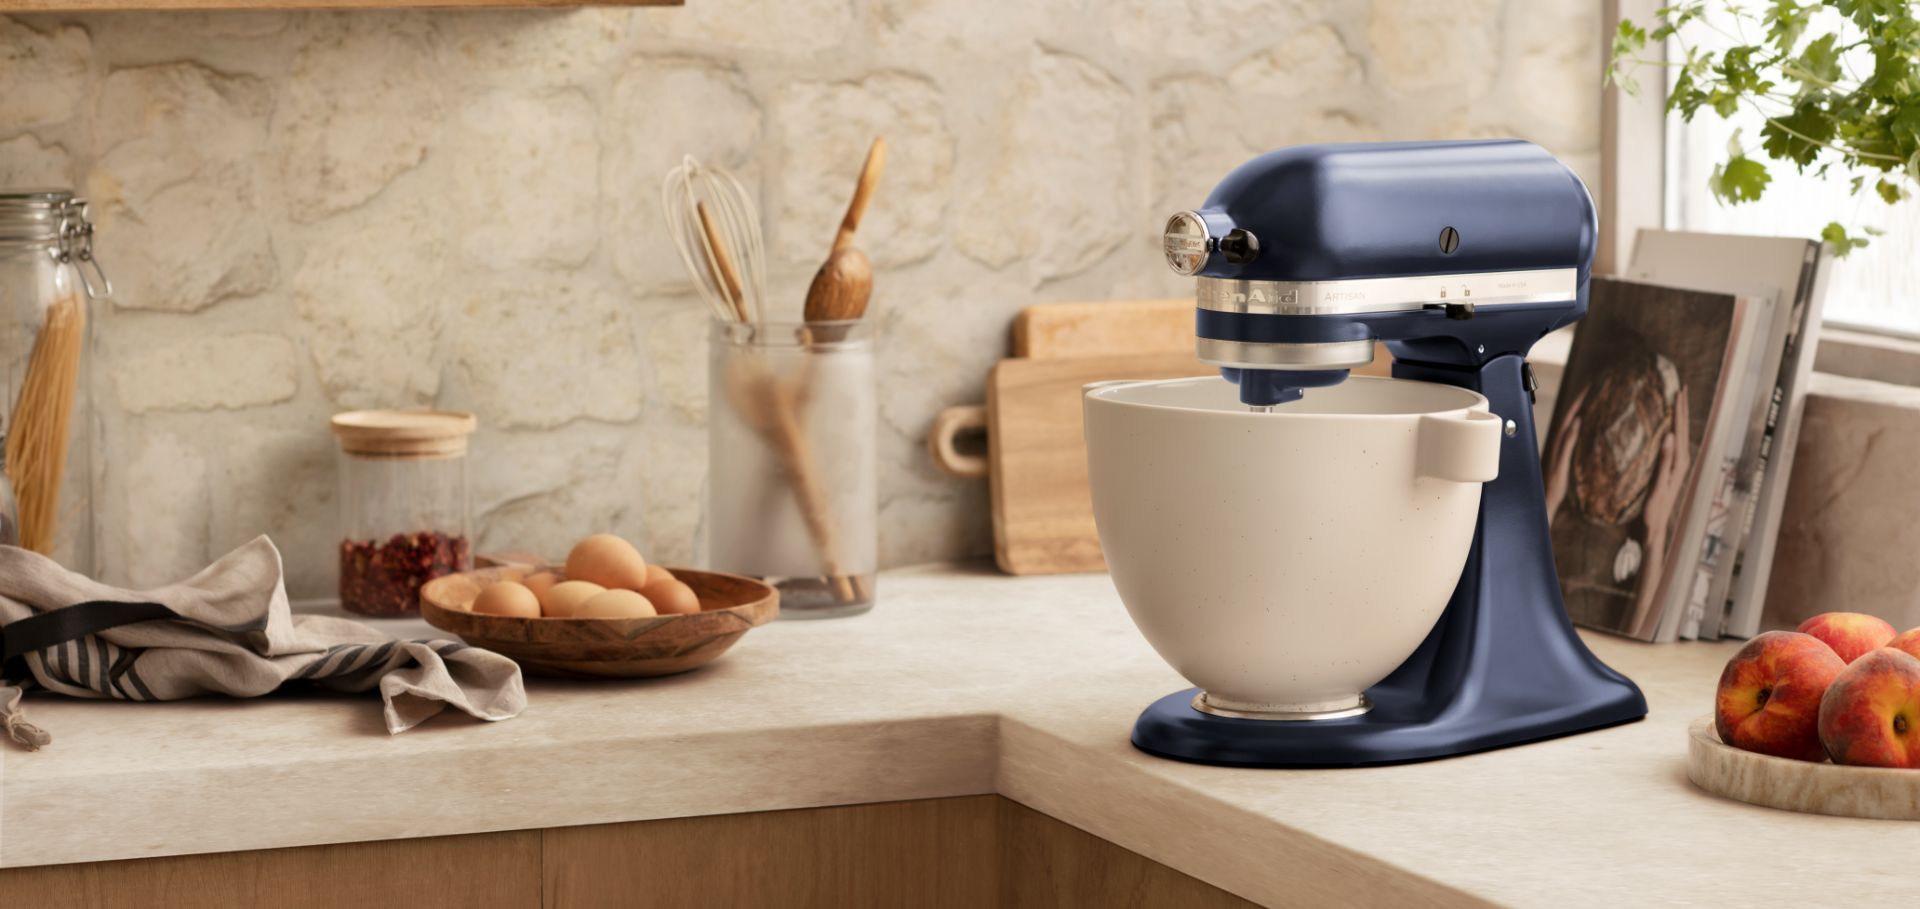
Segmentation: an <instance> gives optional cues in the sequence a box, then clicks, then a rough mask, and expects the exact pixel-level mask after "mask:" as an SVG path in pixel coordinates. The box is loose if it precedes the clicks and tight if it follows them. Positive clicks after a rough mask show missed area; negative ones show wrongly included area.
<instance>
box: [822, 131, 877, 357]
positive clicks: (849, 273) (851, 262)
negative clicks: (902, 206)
mask: <svg viewBox="0 0 1920 909" xmlns="http://www.w3.org/2000/svg"><path fill="white" fill-rule="evenodd" d="M886 167H887V140H886V137H884V136H880V137H875V138H874V140H873V146H872V147H871V148H869V149H867V162H866V164H864V165H862V166H861V168H860V179H859V181H858V182H856V183H855V184H854V187H853V199H852V201H850V202H848V203H847V213H846V216H845V217H842V218H841V219H840V230H839V231H838V232H837V233H835V234H834V237H833V249H832V251H831V252H829V253H828V254H827V261H826V262H825V263H823V264H822V265H821V266H820V270H819V271H817V272H815V273H814V275H813V284H812V286H810V287H808V288H807V305H806V310H805V317H806V320H807V321H809V322H837V321H843V320H851V319H858V318H860V317H861V316H863V315H865V314H866V312H867V300H868V299H869V298H870V297H872V296H873V263H871V262H868V261H867V256H866V254H865V253H863V252H861V251H860V250H859V249H858V248H856V247H854V245H853V235H854V232H855V231H858V230H859V229H860V219H861V217H863V216H864V215H866V213H867V202H868V201H869V200H870V199H872V198H873V187H874V184H876V183H878V182H880V173H881V172H882V171H884V170H886Z"/></svg>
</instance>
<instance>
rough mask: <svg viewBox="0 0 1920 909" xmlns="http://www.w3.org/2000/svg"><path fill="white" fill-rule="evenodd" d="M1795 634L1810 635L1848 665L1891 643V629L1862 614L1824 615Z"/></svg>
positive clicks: (1807, 623)
mask: <svg viewBox="0 0 1920 909" xmlns="http://www.w3.org/2000/svg"><path fill="white" fill-rule="evenodd" d="M1794 630H1795V631H1798V632H1800V633H1801V634H1810V635H1813V636H1814V637H1816V638H1819V639H1820V640H1822V641H1825V642H1826V645H1827V646H1828V647H1832V648H1833V652H1834V653H1837V654H1839V655H1840V658H1841V659H1843V660H1846V661H1847V662H1849V663H1851V662H1853V661H1854V660H1857V659H1859V658H1860V657H1861V655H1863V654H1865V653H1866V652H1868V651H1870V650H1875V649H1878V648H1881V647H1885V646H1887V642H1888V641H1891V640H1893V626H1892V625H1889V624H1887V623H1886V621H1885V620H1884V619H1881V618H1880V617H1878V616H1871V615H1867V614H1866V613H1863V612H1823V613H1820V614H1819V615H1817V616H1814V617H1813V618H1810V619H1808V620H1806V621H1804V622H1801V623H1800V627H1799V628H1795V629H1794Z"/></svg>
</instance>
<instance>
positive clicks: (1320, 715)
mask: <svg viewBox="0 0 1920 909" xmlns="http://www.w3.org/2000/svg"><path fill="white" fill-rule="evenodd" d="M1193 709H1195V710H1198V711H1200V712H1201V713H1206V714H1211V715H1213V716H1226V717H1233V718H1234V719H1239V720H1273V721H1278V722H1282V723H1299V722H1312V721H1314V720H1338V719H1344V718H1346V717H1350V716H1359V715H1360V714H1363V713H1366V712H1367V711H1369V710H1372V709H1373V702H1372V701H1370V700H1368V699H1367V696H1366V695H1364V694H1363V695H1359V696H1358V697H1357V698H1356V702H1355V703H1354V705H1353V706H1351V707H1336V708H1333V709H1331V710H1288V709H1286V708H1285V707H1283V706H1281V705H1278V704H1242V703H1239V702H1237V701H1223V702H1216V701H1213V700H1211V699H1209V698H1208V697H1207V693H1206V692H1204V691H1202V692H1200V693H1199V694H1196V695H1194V696H1193Z"/></svg>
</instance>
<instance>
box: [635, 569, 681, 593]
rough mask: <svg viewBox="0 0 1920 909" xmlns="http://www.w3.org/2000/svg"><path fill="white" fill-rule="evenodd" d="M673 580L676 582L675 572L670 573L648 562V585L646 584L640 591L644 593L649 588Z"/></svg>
mask: <svg viewBox="0 0 1920 909" xmlns="http://www.w3.org/2000/svg"><path fill="white" fill-rule="evenodd" d="M671 580H674V577H673V572H671V571H668V570H666V569H665V568H661V567H660V566H658V565H655V564H653V563H652V562H648V563H647V583H645V584H644V585H641V587H640V589H641V590H643V591H644V590H646V589H647V588H648V587H652V586H653V585H655V584H658V583H660V582H661V581H671Z"/></svg>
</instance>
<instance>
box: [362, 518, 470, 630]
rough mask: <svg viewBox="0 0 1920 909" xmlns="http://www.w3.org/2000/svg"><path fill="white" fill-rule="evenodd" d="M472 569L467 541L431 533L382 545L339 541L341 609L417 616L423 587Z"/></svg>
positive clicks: (401, 536) (396, 538)
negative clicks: (446, 576)
mask: <svg viewBox="0 0 1920 909" xmlns="http://www.w3.org/2000/svg"><path fill="white" fill-rule="evenodd" d="M471 565H472V549H471V546H470V545H469V544H468V542H467V538H466V537H464V536H451V535H448V534H444V533H439V532H437V531H431V530H428V531H422V532H419V533H396V534H394V535H393V537H392V538H390V539H388V540H387V541H386V542H384V543H382V542H376V541H374V540H352V539H348V540H341V541H340V605H341V606H342V607H344V608H346V609H347V610H349V611H352V612H357V613H360V614H361V615H377V616H396V615H413V614H415V613H418V612H419V611H420V585H422V584H425V583H426V582H428V581H431V580H433V579H434V578H437V577H440V576H441V575H447V574H452V573H454V572H456V571H465V570H467V568H468V567H469V566H471Z"/></svg>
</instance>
